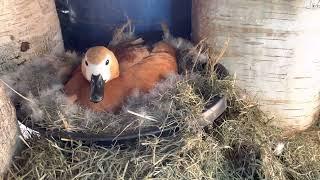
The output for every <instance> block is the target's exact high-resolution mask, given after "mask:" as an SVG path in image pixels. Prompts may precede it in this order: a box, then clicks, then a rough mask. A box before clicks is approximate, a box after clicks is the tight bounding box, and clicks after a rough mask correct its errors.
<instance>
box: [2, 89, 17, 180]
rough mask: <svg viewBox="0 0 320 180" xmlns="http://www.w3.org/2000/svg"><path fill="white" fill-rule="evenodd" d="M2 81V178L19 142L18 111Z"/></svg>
mask: <svg viewBox="0 0 320 180" xmlns="http://www.w3.org/2000/svg"><path fill="white" fill-rule="evenodd" d="M3 87H4V86H3V85H2V83H0V179H1V176H2V175H3V173H4V172H5V171H6V169H7V167H8V166H9V165H10V161H11V158H12V156H13V154H14V152H15V150H16V147H17V143H18V133H19V130H18V123H17V119H16V111H15V109H14V107H13V105H12V103H11V101H10V99H9V97H8V96H7V95H6V94H5V92H4V88H3Z"/></svg>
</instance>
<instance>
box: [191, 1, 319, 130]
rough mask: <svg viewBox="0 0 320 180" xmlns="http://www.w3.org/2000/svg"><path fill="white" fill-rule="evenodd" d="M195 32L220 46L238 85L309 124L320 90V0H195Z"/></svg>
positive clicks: (285, 123)
mask: <svg viewBox="0 0 320 180" xmlns="http://www.w3.org/2000/svg"><path fill="white" fill-rule="evenodd" d="M192 11H193V12H192V18H193V19H192V31H193V32H192V33H193V34H192V36H193V39H194V40H195V41H199V40H202V39H204V38H207V40H208V42H209V43H210V44H211V45H212V46H213V47H215V49H217V50H219V49H221V48H222V46H223V45H224V42H225V41H226V40H227V38H228V37H230V41H229V46H228V50H227V52H226V54H225V56H224V57H223V58H222V60H221V62H222V64H224V65H225V66H226V67H227V68H228V70H229V71H230V72H233V73H234V74H235V75H236V76H235V77H236V82H237V85H238V86H239V87H240V88H242V89H245V90H246V91H247V92H248V93H249V94H250V95H251V96H253V97H255V98H257V99H258V101H259V103H260V105H261V108H262V109H263V110H264V111H265V112H267V113H269V114H270V115H275V117H277V118H276V120H275V121H274V124H275V125H277V126H279V127H282V128H285V129H290V130H292V129H294V130H304V129H306V128H307V127H309V126H310V125H311V124H312V123H313V122H314V120H315V119H317V116H318V111H319V105H320V101H319V94H320V1H318V0H274V1H269V0H260V1H256V0H232V1H231V0H230V1H228V0H193V10H192Z"/></svg>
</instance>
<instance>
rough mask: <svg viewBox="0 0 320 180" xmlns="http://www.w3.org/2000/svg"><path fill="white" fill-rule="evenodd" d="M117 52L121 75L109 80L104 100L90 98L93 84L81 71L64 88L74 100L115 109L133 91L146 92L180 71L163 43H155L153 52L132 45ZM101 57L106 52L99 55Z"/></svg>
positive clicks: (106, 108)
mask: <svg viewBox="0 0 320 180" xmlns="http://www.w3.org/2000/svg"><path fill="white" fill-rule="evenodd" d="M114 52H115V54H116V56H117V59H118V61H119V66H120V68H119V69H120V70H119V71H120V75H119V76H118V77H115V78H113V79H111V80H109V81H107V82H106V84H105V86H104V98H103V100H102V101H100V102H98V103H93V102H91V101H90V83H89V81H88V79H86V78H85V77H84V76H83V74H82V73H81V71H79V70H78V71H75V72H74V73H73V75H72V77H71V79H70V80H69V81H68V82H67V83H66V85H65V88H64V90H65V93H66V95H67V97H68V98H69V100H70V101H71V102H75V103H78V104H80V105H82V106H85V107H88V108H90V109H92V110H94V111H109V112H115V111H117V110H118V109H119V108H120V107H121V105H122V104H123V103H124V102H125V100H126V98H127V97H128V96H130V95H131V94H132V93H133V91H135V90H139V91H141V92H144V93H146V92H148V91H150V90H151V89H152V88H154V87H155V85H156V84H157V83H158V82H159V81H160V80H161V79H163V78H165V77H166V76H168V75H170V74H171V73H177V62H176V54H175V50H174V48H173V47H171V46H170V45H168V44H166V43H164V42H158V43H157V44H155V45H154V48H153V50H152V51H151V52H149V51H148V50H147V48H146V47H130V48H127V49H123V50H122V51H121V49H118V50H117V51H114ZM101 56H103V55H101V54H99V55H97V57H101ZM91 58H95V57H91ZM111 71H112V70H111Z"/></svg>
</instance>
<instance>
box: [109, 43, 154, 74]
mask: <svg viewBox="0 0 320 180" xmlns="http://www.w3.org/2000/svg"><path fill="white" fill-rule="evenodd" d="M110 50H111V51H112V52H113V53H114V54H115V56H116V57H117V60H118V62H119V66H120V73H121V72H124V71H126V70H128V68H130V67H132V66H133V65H135V64H137V63H139V62H140V61H142V60H143V59H144V58H145V57H147V56H149V54H150V51H149V48H148V47H147V46H146V45H144V41H143V40H142V39H137V40H134V41H130V42H126V43H122V44H118V45H117V46H113V47H110Z"/></svg>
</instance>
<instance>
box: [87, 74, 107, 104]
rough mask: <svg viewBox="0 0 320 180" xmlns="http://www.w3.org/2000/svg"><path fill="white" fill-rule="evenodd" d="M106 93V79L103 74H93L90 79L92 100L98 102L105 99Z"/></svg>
mask: <svg viewBox="0 0 320 180" xmlns="http://www.w3.org/2000/svg"><path fill="white" fill-rule="evenodd" d="M103 94H104V80H103V79H102V76H101V75H100V74H99V75H97V76H96V75H92V76H91V81H90V101H91V102H94V103H98V102H100V101H102V100H103Z"/></svg>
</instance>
